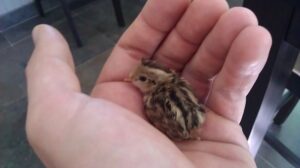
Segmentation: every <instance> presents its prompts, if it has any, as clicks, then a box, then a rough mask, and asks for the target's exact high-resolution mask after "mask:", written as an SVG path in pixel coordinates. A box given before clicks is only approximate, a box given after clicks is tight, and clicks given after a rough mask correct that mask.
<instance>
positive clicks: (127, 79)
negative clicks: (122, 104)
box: [124, 73, 133, 82]
mask: <svg viewBox="0 0 300 168" xmlns="http://www.w3.org/2000/svg"><path fill="white" fill-rule="evenodd" d="M132 76H133V74H132V73H130V74H129V75H128V77H126V78H125V79H124V82H132Z"/></svg>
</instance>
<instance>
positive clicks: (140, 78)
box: [139, 76, 147, 82]
mask: <svg viewBox="0 0 300 168" xmlns="http://www.w3.org/2000/svg"><path fill="white" fill-rule="evenodd" d="M139 80H140V81H142V82H145V81H146V80H147V78H146V77H145V76H140V77H139Z"/></svg>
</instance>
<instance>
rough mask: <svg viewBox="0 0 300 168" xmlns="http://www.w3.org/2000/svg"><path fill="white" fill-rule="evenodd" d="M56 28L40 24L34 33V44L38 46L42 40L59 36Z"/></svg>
mask: <svg viewBox="0 0 300 168" xmlns="http://www.w3.org/2000/svg"><path fill="white" fill-rule="evenodd" d="M57 35H58V32H57V30H56V29H55V28H53V27H52V26H50V25H47V24H40V25H37V26H35V27H34V29H33V31H32V38H33V42H34V44H35V45H36V44H37V43H38V42H39V41H40V40H41V39H42V38H45V37H53V36H57Z"/></svg>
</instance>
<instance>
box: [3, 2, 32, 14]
mask: <svg viewBox="0 0 300 168" xmlns="http://www.w3.org/2000/svg"><path fill="white" fill-rule="evenodd" d="M32 1H33V0H0V16H1V15H3V14H6V13H8V12H11V11H13V10H16V9H18V8H20V7H22V6H24V5H27V4H29V3H30V2H32Z"/></svg>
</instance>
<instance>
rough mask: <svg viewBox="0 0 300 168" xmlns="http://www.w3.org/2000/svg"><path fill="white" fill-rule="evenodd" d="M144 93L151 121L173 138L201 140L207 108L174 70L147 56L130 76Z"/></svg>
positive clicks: (146, 108)
mask: <svg viewBox="0 0 300 168" xmlns="http://www.w3.org/2000/svg"><path fill="white" fill-rule="evenodd" d="M129 80H130V81H131V82H132V83H133V84H134V85H135V86H136V87H138V88H139V89H140V91H141V92H142V93H143V94H144V107H145V111H146V115H147V117H148V118H149V120H150V122H151V123H152V124H153V125H154V126H155V127H156V128H158V129H159V130H160V131H161V132H163V133H165V134H166V135H167V136H168V137H169V138H170V139H173V140H188V139H198V138H199V136H198V135H197V134H196V131H195V130H196V129H197V128H199V127H200V126H201V124H202V123H203V121H204V114H205V107H204V106H203V105H202V104H199V103H198V100H197V98H196V97H195V95H194V94H193V92H192V89H191V87H190V86H189V84H188V83H187V82H186V81H185V80H184V79H182V78H180V77H179V76H178V75H177V74H176V73H175V72H174V71H172V70H170V69H168V68H166V67H164V66H162V65H160V64H158V63H156V62H154V61H152V60H148V59H142V61H141V64H140V65H138V66H137V67H136V69H135V70H134V71H133V72H132V73H131V74H130V75H129Z"/></svg>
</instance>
